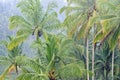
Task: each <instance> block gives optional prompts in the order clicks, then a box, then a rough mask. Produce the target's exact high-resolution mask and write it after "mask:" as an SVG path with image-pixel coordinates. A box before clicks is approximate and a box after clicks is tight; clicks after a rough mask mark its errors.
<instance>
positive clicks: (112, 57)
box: [112, 50, 114, 80]
mask: <svg viewBox="0 0 120 80" xmlns="http://www.w3.org/2000/svg"><path fill="white" fill-rule="evenodd" d="M112 80H114V50H113V53H112Z"/></svg>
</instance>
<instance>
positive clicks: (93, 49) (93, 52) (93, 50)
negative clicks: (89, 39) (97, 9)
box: [92, 24, 95, 80]
mask: <svg viewBox="0 0 120 80" xmlns="http://www.w3.org/2000/svg"><path fill="white" fill-rule="evenodd" d="M94 28H95V24H94V26H93V40H94V32H95V31H94V30H95V29H94ZM94 55H95V47H94V42H93V43H92V73H93V75H92V80H94V76H95V74H94Z"/></svg>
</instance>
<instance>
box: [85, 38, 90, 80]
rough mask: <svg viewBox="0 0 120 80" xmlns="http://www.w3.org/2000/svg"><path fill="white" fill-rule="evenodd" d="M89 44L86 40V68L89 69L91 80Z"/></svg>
mask: <svg viewBox="0 0 120 80" xmlns="http://www.w3.org/2000/svg"><path fill="white" fill-rule="evenodd" d="M88 49H89V44H88V39H86V67H87V80H89V51H88Z"/></svg>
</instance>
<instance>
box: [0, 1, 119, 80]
mask: <svg viewBox="0 0 120 80" xmlns="http://www.w3.org/2000/svg"><path fill="white" fill-rule="evenodd" d="M66 4H67V5H65V6H63V7H62V8H61V9H60V10H59V12H60V14H62V13H64V14H65V20H64V21H63V22H61V21H60V20H59V19H58V13H57V12H56V11H55V9H56V8H57V4H56V3H55V2H50V3H49V4H48V6H47V9H44V8H43V6H42V4H41V0H20V1H19V2H18V4H17V8H19V9H20V11H21V15H13V16H11V17H10V18H9V29H10V30H15V31H16V35H14V36H13V37H11V36H10V35H8V40H1V41H0V44H1V45H4V47H5V48H6V50H7V55H6V56H2V55H1V56H0V64H1V66H5V67H6V69H5V70H4V71H3V72H2V74H1V75H0V80H7V79H8V80H10V79H11V78H10V77H12V80H120V50H119V49H120V14H119V12H120V0H114V1H113V0H66ZM58 31H61V33H58ZM31 38H32V39H33V40H31V41H30V44H31V46H27V47H30V50H34V52H33V53H32V54H33V55H34V56H31V57H29V56H28V55H26V54H24V53H23V44H25V43H26V41H27V40H28V39H31ZM28 54H29V53H28ZM12 74H13V75H12Z"/></svg>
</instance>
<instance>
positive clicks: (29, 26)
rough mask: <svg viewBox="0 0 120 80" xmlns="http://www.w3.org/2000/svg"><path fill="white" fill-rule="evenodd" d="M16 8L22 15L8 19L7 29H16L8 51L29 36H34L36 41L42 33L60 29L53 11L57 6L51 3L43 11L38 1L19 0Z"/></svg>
mask: <svg viewBox="0 0 120 80" xmlns="http://www.w3.org/2000/svg"><path fill="white" fill-rule="evenodd" d="M17 7H18V8H19V9H20V11H21V13H22V14H21V15H20V16H19V15H14V16H12V17H10V24H9V28H10V29H17V33H16V38H15V39H14V40H13V41H12V42H11V43H10V44H9V45H8V48H9V49H10V50H11V49H13V48H14V47H15V46H17V45H18V44H19V43H21V42H23V41H24V40H26V39H27V38H28V37H29V36H30V35H35V36H36V39H38V38H39V37H40V36H41V35H42V33H43V32H44V31H47V30H49V31H50V30H52V29H53V28H54V29H56V28H58V27H60V21H59V20H58V19H57V13H56V12H55V11H54V8H55V7H57V6H56V4H55V3H53V2H51V3H50V4H48V6H47V9H43V7H42V5H41V2H40V0H20V2H19V3H18V5H17Z"/></svg>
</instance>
